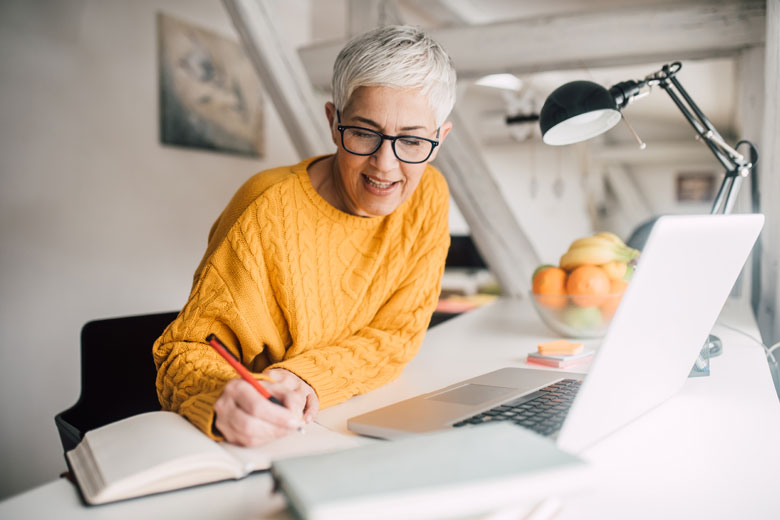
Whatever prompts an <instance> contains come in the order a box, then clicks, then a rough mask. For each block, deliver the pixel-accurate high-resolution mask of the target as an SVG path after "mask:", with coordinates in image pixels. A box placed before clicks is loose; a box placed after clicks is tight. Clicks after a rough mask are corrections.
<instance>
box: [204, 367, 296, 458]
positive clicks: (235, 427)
mask: <svg viewBox="0 0 780 520" xmlns="http://www.w3.org/2000/svg"><path fill="white" fill-rule="evenodd" d="M275 390H276V391H275V392H274V393H275V394H276V393H277V392H278V391H279V390H277V389H276V388H275ZM281 391H282V392H283V391H284V390H283V389H282V390H281ZM275 397H276V398H277V399H279V401H281V402H282V403H286V404H287V403H289V402H290V401H291V399H287V398H286V396H284V395H275ZM290 404H291V403H290ZM290 404H288V406H289V405H290ZM294 408H298V407H297V406H295V407H294ZM214 412H215V414H216V419H215V425H216V427H217V429H218V430H219V433H221V434H222V435H223V436H224V437H225V440H227V441H228V442H231V443H233V444H238V445H241V446H259V445H260V444H265V443H267V442H269V441H272V440H274V439H278V438H280V437H284V436H285V435H288V434H290V433H292V432H294V431H296V430H298V429H299V428H301V427H302V426H303V424H304V420H303V418H302V416H301V410H298V411H295V412H294V411H292V410H291V409H289V408H287V407H285V406H279V405H278V404H275V403H272V402H271V401H269V400H268V399H266V398H265V397H263V396H262V395H260V394H259V393H258V392H257V390H255V389H254V388H253V387H252V385H250V384H249V383H247V382H246V381H244V380H243V379H232V380H230V381H229V382H228V383H227V384H226V385H225V388H224V390H223V391H222V395H220V396H219V399H217V401H216V403H214Z"/></svg>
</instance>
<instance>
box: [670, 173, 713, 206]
mask: <svg viewBox="0 0 780 520" xmlns="http://www.w3.org/2000/svg"><path fill="white" fill-rule="evenodd" d="M715 181H716V179H715V174H714V173H713V172H679V173H678V174H677V186H676V194H677V201H678V202H711V201H712V200H713V199H714V198H715Z"/></svg>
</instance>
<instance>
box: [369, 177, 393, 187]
mask: <svg viewBox="0 0 780 520" xmlns="http://www.w3.org/2000/svg"><path fill="white" fill-rule="evenodd" d="M363 177H365V178H366V180H367V181H368V183H369V184H370V185H371V186H374V187H376V188H379V189H387V188H389V187H390V186H392V185H393V184H395V183H394V182H378V181H375V180H374V179H372V178H371V177H369V176H368V175H364V176H363Z"/></svg>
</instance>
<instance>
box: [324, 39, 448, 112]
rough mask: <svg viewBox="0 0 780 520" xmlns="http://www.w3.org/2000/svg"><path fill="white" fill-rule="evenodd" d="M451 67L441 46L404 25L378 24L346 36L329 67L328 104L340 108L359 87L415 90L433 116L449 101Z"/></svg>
mask: <svg viewBox="0 0 780 520" xmlns="http://www.w3.org/2000/svg"><path fill="white" fill-rule="evenodd" d="M455 81H456V77H455V67H453V65H452V60H451V59H450V57H449V55H447V53H446V52H445V51H444V49H443V48H442V46H441V45H439V44H438V43H437V42H436V41H434V40H433V39H431V38H430V37H429V36H428V35H427V34H425V33H424V32H423V31H422V30H421V29H420V28H418V27H414V26H410V25H387V26H384V27H378V28H376V29H373V30H371V31H368V32H366V33H363V34H360V35H358V36H356V37H354V38H352V39H351V40H350V41H349V42H347V44H346V45H345V46H344V48H343V49H341V52H339V55H338V57H337V58H336V62H335V63H334V65H333V80H332V87H333V103H334V104H335V105H336V108H337V109H339V110H343V109H344V106H345V105H346V103H348V102H349V98H350V97H351V96H352V94H353V93H354V92H355V90H357V89H358V88H360V87H369V86H389V87H400V88H420V89H421V90H422V93H423V95H426V96H427V97H428V103H429V104H430V105H431V108H432V109H433V112H434V116H435V117H436V126H437V127H439V126H441V124H442V123H444V121H446V119H447V116H448V115H449V113H450V111H451V110H452V107H453V106H454V105H455Z"/></svg>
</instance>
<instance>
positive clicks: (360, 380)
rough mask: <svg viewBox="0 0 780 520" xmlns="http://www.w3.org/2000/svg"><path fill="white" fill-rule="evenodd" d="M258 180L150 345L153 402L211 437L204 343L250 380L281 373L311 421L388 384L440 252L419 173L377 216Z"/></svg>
mask: <svg viewBox="0 0 780 520" xmlns="http://www.w3.org/2000/svg"><path fill="white" fill-rule="evenodd" d="M317 159H319V158H312V159H308V160H306V161H303V162H302V163H300V164H297V165H295V166H292V167H283V168H276V169H273V170H268V171H265V172H260V173H258V174H257V175H255V176H253V177H252V178H250V179H249V180H248V181H247V182H246V183H245V184H244V185H243V186H242V187H241V188H240V189H239V190H238V192H237V193H236V195H235V196H234V197H233V199H232V200H231V201H230V203H229V204H228V206H227V207H226V208H225V210H224V211H223V212H222V214H221V215H220V217H219V218H218V219H217V221H216V222H215V223H214V226H213V227H212V229H211V232H210V233H209V243H208V247H207V250H206V254H205V255H204V257H203V260H202V261H201V264H200V266H199V267H198V269H197V270H196V272H195V277H194V280H193V282H194V283H193V288H192V292H191V293H190V296H189V299H188V301H187V303H186V305H185V306H184V308H183V309H182V311H181V313H180V314H179V316H178V317H177V318H176V320H174V322H173V323H171V324H170V325H169V326H168V327H167V328H166V330H165V331H164V332H163V334H162V336H161V337H160V338H159V339H158V340H157V341H156V342H155V344H154V360H155V363H156V365H157V370H158V372H157V393H158V396H159V398H160V403H161V404H162V406H163V408H164V409H166V410H173V411H177V412H179V413H180V414H182V415H184V416H185V417H187V418H188V419H189V420H190V421H191V422H192V423H194V424H195V425H196V426H198V427H199V428H200V429H202V430H203V431H204V432H206V433H207V434H209V435H212V436H213V433H212V423H213V420H214V412H213V406H214V402H215V401H216V399H217V398H218V397H219V395H220V393H221V391H222V388H223V386H224V385H225V383H226V382H227V381H229V380H230V379H232V378H234V377H236V374H235V373H234V371H233V370H232V368H231V367H230V366H229V365H228V364H227V363H226V362H225V361H224V360H223V359H222V358H220V357H219V355H218V354H217V353H216V352H214V351H213V349H211V347H210V346H208V344H207V343H206V342H205V338H206V336H207V335H208V334H210V333H215V334H217V336H219V338H220V339H222V341H223V342H224V343H225V344H226V345H227V346H228V348H229V349H230V350H231V351H232V352H233V353H234V354H235V355H236V356H237V357H238V358H239V359H240V360H241V362H242V363H243V364H244V365H245V366H246V367H247V368H249V369H250V370H251V371H252V372H254V373H255V374H256V376H257V377H258V379H261V378H263V376H262V375H261V374H260V372H262V371H263V370H265V369H267V368H277V367H278V368H285V369H287V370H289V371H291V372H293V373H295V374H297V375H298V376H299V377H300V378H301V379H303V380H304V381H306V382H307V383H308V384H309V385H310V386H311V387H312V388H313V389H314V390H315V392H316V393H317V396H318V397H319V400H320V406H321V408H325V407H328V406H331V405H334V404H337V403H340V402H342V401H344V400H346V399H348V398H350V397H351V396H353V395H356V394H360V393H363V392H367V391H369V390H372V389H374V388H377V387H378V386H380V385H383V384H385V383H387V382H389V381H391V380H392V379H394V378H396V377H397V376H398V375H399V374H400V372H401V370H403V367H404V366H405V365H406V363H408V362H409V361H410V360H411V359H412V358H413V357H414V355H415V354H416V353H417V350H418V349H419V347H420V344H421V343H422V339H423V336H424V334H425V331H426V329H427V326H428V323H429V321H430V318H431V315H432V313H433V310H434V308H435V306H436V301H437V298H438V295H439V292H440V289H441V276H442V272H443V269H444V260H445V258H446V255H447V250H448V248H449V230H448V212H449V192H448V190H447V185H446V182H445V181H444V178H443V177H442V175H441V173H440V172H439V171H438V170H436V169H435V168H433V167H432V166H430V165H429V166H428V167H427V168H426V170H425V173H424V174H423V176H422V179H421V180H420V184H419V185H418V186H417V189H416V190H415V191H414V193H413V194H412V195H411V196H410V197H409V199H407V200H406V201H405V202H404V203H403V204H401V205H400V206H399V207H398V208H397V209H396V210H395V211H394V212H393V213H392V214H390V215H388V216H385V217H369V218H365V217H357V216H353V215H349V214H347V213H343V212H341V211H339V210H337V209H336V208H334V207H333V206H331V205H330V204H329V203H327V202H326V201H325V200H324V199H323V198H322V197H320V195H319V194H318V193H317V192H316V190H315V189H314V187H313V186H312V184H311V182H310V180H309V175H308V172H307V167H308V166H309V165H310V164H311V163H312V162H313V161H315V160H317Z"/></svg>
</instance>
